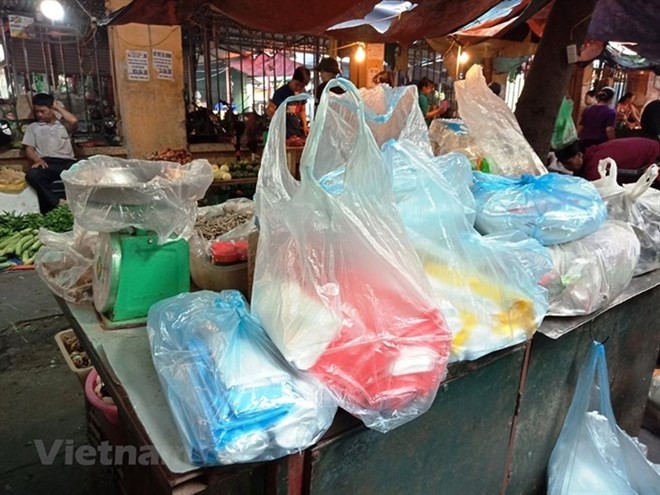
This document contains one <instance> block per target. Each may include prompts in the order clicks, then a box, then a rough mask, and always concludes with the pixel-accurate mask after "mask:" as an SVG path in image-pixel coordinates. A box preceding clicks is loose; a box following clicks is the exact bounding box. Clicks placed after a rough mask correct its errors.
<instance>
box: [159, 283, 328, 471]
mask: <svg viewBox="0 0 660 495" xmlns="http://www.w3.org/2000/svg"><path fill="white" fill-rule="evenodd" d="M147 330H148V334H149V342H150V345H151V353H152V358H153V362H154V366H155V368H156V371H157V373H158V377H159V379H160V382H161V385H162V387H163V391H164V392H165V396H166V397H167V400H168V402H169V405H170V410H171V412H172V415H173V417H174V420H175V423H176V425H177V428H178V429H179V432H180V434H181V437H182V440H183V443H184V446H185V448H186V451H187V454H188V456H189V459H190V461H191V462H192V463H194V464H197V465H214V464H233V463H239V462H251V461H266V460H271V459H275V458H278V457H281V456H284V455H288V454H291V453H294V452H298V451H300V450H303V449H305V448H307V447H308V446H310V445H312V444H313V443H314V442H316V441H317V440H318V439H319V438H320V437H321V436H322V435H323V433H325V431H326V430H327V429H328V428H329V427H330V424H331V423H332V419H333V417H334V415H335V412H336V408H337V407H336V404H335V403H334V402H333V401H332V400H331V398H330V396H329V395H327V394H326V393H325V392H324V391H323V389H322V388H321V387H320V386H319V385H318V384H317V383H314V382H313V381H312V380H310V379H309V378H305V377H302V376H301V375H300V374H299V373H298V372H297V371H295V370H293V369H292V368H291V367H290V366H289V365H288V364H287V363H286V361H285V360H284V359H283V358H282V357H281V355H280V354H279V353H278V351H277V349H276V348H275V347H274V346H273V345H272V343H271V342H270V340H269V339H268V337H267V335H266V334H265V332H264V330H263V328H262V327H261V325H260V323H259V322H258V320H257V319H256V318H255V317H253V316H251V315H250V314H249V308H248V306H247V303H246V302H245V299H244V298H243V296H242V295H241V294H240V293H239V292H238V291H233V290H232V291H223V292H221V293H216V292H211V291H200V292H194V293H189V294H181V295H178V296H175V297H172V298H169V299H166V300H164V301H161V302H160V303H157V304H155V305H154V306H152V308H151V309H150V310H149V317H148V324H147Z"/></svg>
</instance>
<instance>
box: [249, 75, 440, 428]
mask: <svg viewBox="0 0 660 495" xmlns="http://www.w3.org/2000/svg"><path fill="white" fill-rule="evenodd" d="M338 85H339V86H341V87H343V88H344V89H345V90H346V93H345V94H344V95H341V98H339V97H333V98H328V96H327V92H328V91H329V90H330V89H331V88H332V87H334V86H338ZM343 98H351V99H352V101H353V103H352V104H353V108H357V112H355V116H354V118H355V119H357V122H359V125H358V129H359V132H358V133H357V135H355V132H354V129H355V128H354V127H353V128H352V129H351V128H350V126H347V125H346V121H345V119H344V118H343V117H342V112H341V110H340V109H341V107H342V103H341V102H342V99H343ZM302 99H304V96H298V97H292V98H289V100H288V101H301V100H302ZM284 117H285V105H282V106H281V107H280V109H278V111H277V112H276V114H275V117H274V120H273V122H272V124H271V128H270V129H271V131H270V135H269V138H268V143H267V147H266V150H265V153H264V156H263V160H262V167H261V172H260V174H259V180H258V183H257V191H256V195H255V202H256V206H257V217H258V220H259V226H260V236H259V245H258V251H257V260H256V269H255V274H254V285H253V291H252V309H253V311H254V313H255V314H256V315H257V317H258V318H259V319H260V320H261V321H262V322H263V324H264V327H265V329H266V331H267V332H268V334H269V336H270V337H271V339H272V340H273V342H274V343H275V344H276V345H277V347H278V348H279V349H280V351H281V352H282V354H283V355H284V356H285V358H286V359H287V360H289V361H290V362H292V363H293V364H294V365H295V366H297V367H298V368H300V369H304V370H308V372H309V373H311V374H312V375H314V376H315V377H317V378H318V379H319V380H320V381H321V382H322V383H324V384H325V385H326V387H327V388H328V389H329V390H330V391H331V392H332V394H333V395H334V397H335V398H336V400H337V401H338V402H339V404H340V406H341V407H343V408H344V409H346V410H347V411H349V412H350V413H352V414H353V415H355V416H357V417H359V418H360V419H362V420H363V421H364V422H365V424H366V425H367V426H369V427H370V428H374V429H377V430H379V431H383V432H384V431H388V430H390V429H392V428H394V427H396V426H399V425H401V424H403V423H405V422H407V421H410V420H411V419H413V418H415V417H416V416H418V415H419V414H422V413H423V412H425V411H426V410H427V409H428V408H429V407H430V406H431V404H432V402H433V399H434V398H435V394H436V393H437V389H438V386H439V384H440V382H441V381H442V379H443V378H444V376H445V372H446V364H447V360H448V357H449V347H450V340H451V334H450V332H449V329H448V327H447V324H446V323H445V321H444V319H443V317H442V314H441V313H440V310H439V309H438V307H437V305H436V304H435V302H434V301H433V296H432V290H431V287H430V286H429V283H428V281H427V280H426V277H425V275H424V272H423V270H422V266H421V264H420V262H419V259H418V258H417V256H416V254H415V252H414V249H413V247H412V245H411V244H410V241H409V239H408V237H407V235H406V232H405V228H404V226H403V225H402V223H401V219H400V218H399V214H398V212H397V210H396V206H395V204H394V197H393V194H392V185H391V178H390V175H389V173H388V171H387V169H386V167H385V164H384V163H383V159H382V157H381V155H380V152H379V151H378V148H377V146H376V143H375V142H374V138H373V135H372V134H371V132H370V131H369V129H368V128H367V126H366V123H365V117H364V105H363V104H362V102H361V98H360V95H359V93H358V91H357V89H356V88H355V86H353V85H352V84H351V83H350V82H348V81H346V80H333V81H331V82H330V83H328V85H327V86H326V89H325V93H324V95H323V96H322V98H321V103H320V105H319V109H318V112H317V116H316V120H315V121H314V124H313V126H312V131H311V134H310V136H309V138H308V139H307V144H306V145H305V149H304V151H303V155H302V159H301V177H302V179H301V182H300V183H297V182H296V181H295V180H294V179H293V178H292V177H291V174H290V173H289V172H288V169H287V166H286V163H287V162H286V152H285V139H284ZM342 166H345V169H346V170H347V173H346V179H345V181H344V187H343V190H342V192H341V193H339V194H331V193H328V192H326V191H325V190H324V189H323V188H322V187H321V185H320V184H319V182H318V177H321V176H322V175H323V174H324V173H325V171H330V170H334V169H336V168H339V167H342Z"/></svg>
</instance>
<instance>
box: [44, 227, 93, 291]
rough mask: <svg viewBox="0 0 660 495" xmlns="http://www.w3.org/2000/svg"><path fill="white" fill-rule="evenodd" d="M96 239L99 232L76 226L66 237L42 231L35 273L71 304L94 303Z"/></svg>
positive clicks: (62, 234) (66, 233)
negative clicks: (93, 283)
mask: <svg viewBox="0 0 660 495" xmlns="http://www.w3.org/2000/svg"><path fill="white" fill-rule="evenodd" d="M97 238H98V233H97V232H90V231H87V230H85V229H83V228H81V227H80V226H78V225H77V224H74V226H73V230H71V231H69V232H64V233H57V232H51V231H50V230H46V229H43V228H42V229H39V240H40V241H41V242H42V243H43V247H42V248H41V249H40V250H39V251H37V254H36V256H35V258H34V265H35V270H36V271H37V273H38V274H39V277H40V278H41V280H43V281H44V283H45V284H46V285H47V286H48V287H49V288H50V290H51V291H53V293H54V294H56V295H58V296H60V297H61V298H63V299H65V300H66V301H69V302H72V303H83V302H87V301H92V281H93V276H94V273H93V268H94V256H95V254H96V242H97Z"/></svg>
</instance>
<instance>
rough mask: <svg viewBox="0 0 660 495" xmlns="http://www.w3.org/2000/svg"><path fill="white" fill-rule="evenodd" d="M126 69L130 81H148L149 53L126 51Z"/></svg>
mask: <svg viewBox="0 0 660 495" xmlns="http://www.w3.org/2000/svg"><path fill="white" fill-rule="evenodd" d="M126 68H127V70H128V80H129V81H148V80H149V52H145V51H142V50H126Z"/></svg>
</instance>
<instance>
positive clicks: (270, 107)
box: [266, 100, 277, 119]
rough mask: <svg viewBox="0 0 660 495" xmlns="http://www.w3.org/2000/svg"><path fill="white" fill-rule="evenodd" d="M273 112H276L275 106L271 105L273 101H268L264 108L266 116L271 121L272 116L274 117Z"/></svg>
mask: <svg viewBox="0 0 660 495" xmlns="http://www.w3.org/2000/svg"><path fill="white" fill-rule="evenodd" d="M275 110H277V105H275V103H273V100H270V101H269V102H268V106H267V107H266V115H268V117H269V118H271V119H272V118H273V115H275Z"/></svg>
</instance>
